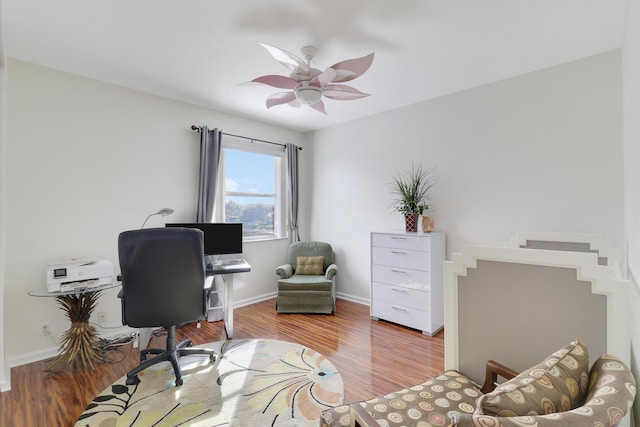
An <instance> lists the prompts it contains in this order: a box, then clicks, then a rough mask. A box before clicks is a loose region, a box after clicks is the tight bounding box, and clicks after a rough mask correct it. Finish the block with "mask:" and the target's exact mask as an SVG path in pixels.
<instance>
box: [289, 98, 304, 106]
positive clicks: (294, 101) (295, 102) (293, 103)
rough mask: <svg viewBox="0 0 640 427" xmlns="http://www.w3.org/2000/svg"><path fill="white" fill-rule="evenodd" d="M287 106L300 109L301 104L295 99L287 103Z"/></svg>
mask: <svg viewBox="0 0 640 427" xmlns="http://www.w3.org/2000/svg"><path fill="white" fill-rule="evenodd" d="M287 105H290V106H292V107H295V108H300V107H301V106H302V103H301V102H300V101H298V98H296V99H294V100H293V101H290V102H287Z"/></svg>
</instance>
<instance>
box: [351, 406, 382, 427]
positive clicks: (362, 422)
mask: <svg viewBox="0 0 640 427" xmlns="http://www.w3.org/2000/svg"><path fill="white" fill-rule="evenodd" d="M350 408H351V425H352V426H356V427H357V426H360V427H380V424H378V422H377V421H376V420H374V419H373V417H372V416H371V414H369V412H368V411H367V410H366V409H364V408H363V407H362V406H360V404H359V403H354V404H352V405H350Z"/></svg>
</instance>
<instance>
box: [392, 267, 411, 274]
mask: <svg viewBox="0 0 640 427" xmlns="http://www.w3.org/2000/svg"><path fill="white" fill-rule="evenodd" d="M391 271H393V272H394V273H398V274H409V273H407V272H406V271H404V270H394V269H393V268H392V269H391Z"/></svg>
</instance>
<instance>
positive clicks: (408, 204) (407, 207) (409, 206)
mask: <svg viewBox="0 0 640 427" xmlns="http://www.w3.org/2000/svg"><path fill="white" fill-rule="evenodd" d="M433 172H434V169H425V168H424V167H422V165H415V164H414V165H412V166H411V169H410V170H409V171H408V172H405V173H398V175H396V176H395V177H394V178H393V183H392V192H393V194H394V196H395V200H394V202H393V206H394V208H395V209H396V210H397V211H398V212H402V213H405V214H418V215H422V212H424V211H426V210H427V209H429V205H428V203H427V201H428V200H429V194H428V193H429V190H430V189H431V187H433V184H434V183H435V179H434V178H433Z"/></svg>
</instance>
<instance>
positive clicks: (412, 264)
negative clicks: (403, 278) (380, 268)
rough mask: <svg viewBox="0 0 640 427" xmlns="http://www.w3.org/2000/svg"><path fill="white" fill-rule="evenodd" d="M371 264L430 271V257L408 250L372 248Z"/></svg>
mask: <svg viewBox="0 0 640 427" xmlns="http://www.w3.org/2000/svg"><path fill="white" fill-rule="evenodd" d="M427 255H428V254H427ZM371 262H372V263H373V264H377V265H388V266H394V267H401V268H409V269H412V270H423V271H429V270H431V265H430V263H431V259H430V257H429V256H425V252H420V251H415V250H410V249H397V248H387V247H379V246H374V247H373V248H371Z"/></svg>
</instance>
